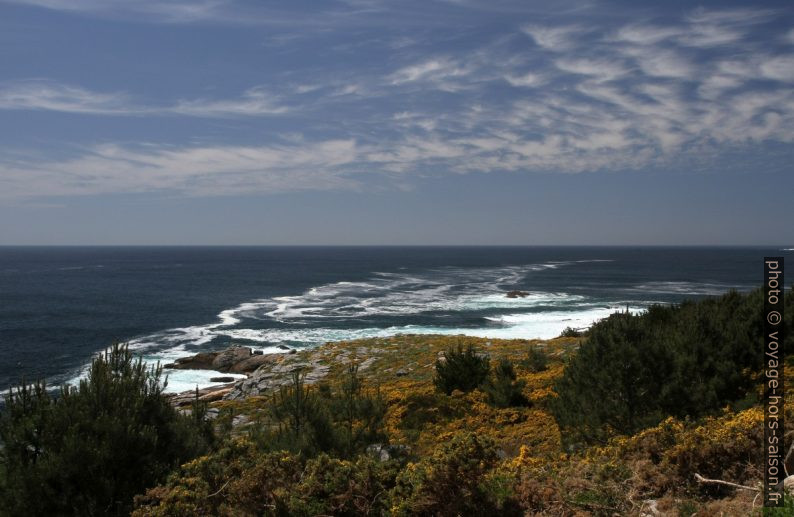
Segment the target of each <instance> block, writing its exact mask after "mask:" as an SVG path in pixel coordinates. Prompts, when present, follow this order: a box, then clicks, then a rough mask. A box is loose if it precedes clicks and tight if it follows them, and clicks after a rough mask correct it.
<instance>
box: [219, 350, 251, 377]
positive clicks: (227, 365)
mask: <svg viewBox="0 0 794 517" xmlns="http://www.w3.org/2000/svg"><path fill="white" fill-rule="evenodd" d="M251 355H252V354H251V349H250V348H249V347H247V346H234V347H231V348H227V349H226V350H224V351H223V352H220V353H218V355H217V356H215V359H213V360H212V366H211V368H210V369H211V370H218V371H219V372H229V371H231V369H232V367H233V366H234V365H235V364H237V363H239V362H241V361H244V360H246V359H248V358H249V357H251Z"/></svg>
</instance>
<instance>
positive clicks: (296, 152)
mask: <svg viewBox="0 0 794 517" xmlns="http://www.w3.org/2000/svg"><path fill="white" fill-rule="evenodd" d="M356 156H357V149H356V143H355V141H352V140H326V141H319V142H313V143H305V142H300V143H295V142H293V143H288V144H285V145H267V146H248V147H242V146H206V147H194V146H187V147H169V146H160V145H145V146H136V147H129V146H122V145H116V144H106V145H99V146H95V147H92V148H90V149H86V150H85V151H84V152H83V153H81V154H80V155H78V156H76V157H74V158H70V159H61V160H57V161H43V160H41V159H39V158H36V157H28V158H25V157H19V156H17V158H16V159H15V160H13V161H6V162H0V185H2V188H0V192H2V194H0V196H3V197H11V198H13V197H25V196H42V195H45V196H46V195H90V194H103V193H111V192H152V191H173V192H181V193H183V194H188V195H230V194H254V193H263V192H283V191H292V190H304V189H312V190H325V189H338V188H355V186H356V183H355V181H354V180H352V179H350V178H348V177H345V175H344V174H343V173H342V170H341V169H340V167H342V166H344V165H347V164H351V163H352V162H354V161H355V159H356Z"/></svg>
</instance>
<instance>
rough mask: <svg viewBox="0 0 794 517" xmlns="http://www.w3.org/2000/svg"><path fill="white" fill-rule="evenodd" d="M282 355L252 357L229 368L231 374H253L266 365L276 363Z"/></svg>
mask: <svg viewBox="0 0 794 517" xmlns="http://www.w3.org/2000/svg"><path fill="white" fill-rule="evenodd" d="M281 355H282V354H263V355H252V356H251V357H248V358H247V359H243V360H242V361H240V362H237V363H235V364H234V365H232V367H231V368H229V372H230V373H251V372H253V371H254V370H256V369H257V368H259V367H260V366H262V365H263V364H265V363H274V362H276V361H278V359H280V356H281Z"/></svg>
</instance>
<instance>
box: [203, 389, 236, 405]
mask: <svg viewBox="0 0 794 517" xmlns="http://www.w3.org/2000/svg"><path fill="white" fill-rule="evenodd" d="M230 391H232V388H231V387H229V388H223V389H221V390H216V391H211V392H209V393H207V394H205V395H200V396H199V400H200V401H202V402H215V401H216V400H221V399H223V397H224V396H226V394H228V393H229V392H230Z"/></svg>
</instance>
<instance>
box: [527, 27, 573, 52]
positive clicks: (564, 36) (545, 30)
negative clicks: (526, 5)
mask: <svg viewBox="0 0 794 517" xmlns="http://www.w3.org/2000/svg"><path fill="white" fill-rule="evenodd" d="M521 29H522V30H523V31H524V33H525V34H527V35H528V36H529V37H531V38H532V39H533V40H535V43H536V44H537V45H538V46H540V47H543V48H544V49H547V50H552V51H555V52H562V51H565V50H570V49H571V48H572V47H574V46H575V45H576V43H577V42H578V41H579V39H578V38H577V35H580V34H581V33H582V28H581V27H578V26H562V27H548V26H543V25H524V26H523V27H522V28H521Z"/></svg>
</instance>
